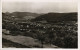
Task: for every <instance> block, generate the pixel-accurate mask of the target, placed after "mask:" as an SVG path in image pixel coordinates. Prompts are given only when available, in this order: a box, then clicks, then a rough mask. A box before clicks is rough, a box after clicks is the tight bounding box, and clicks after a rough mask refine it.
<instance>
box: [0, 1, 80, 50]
mask: <svg viewBox="0 0 80 50" xmlns="http://www.w3.org/2000/svg"><path fill="white" fill-rule="evenodd" d="M1 1H3V2H4V1H6V2H45V1H46V2H78V21H79V20H80V18H79V17H80V14H79V13H80V7H79V3H80V2H79V0H78V1H77V0H26V1H25V0H0V38H1V39H0V50H45V49H46V50H66V49H60V48H2V2H1ZM79 25H80V22H78V33H79V32H80V31H79V28H80V26H79ZM79 36H80V34H78V39H79ZM78 42H80V40H78ZM78 46H80V45H79V44H78ZM79 49H80V48H79V47H78V49H68V50H79Z"/></svg>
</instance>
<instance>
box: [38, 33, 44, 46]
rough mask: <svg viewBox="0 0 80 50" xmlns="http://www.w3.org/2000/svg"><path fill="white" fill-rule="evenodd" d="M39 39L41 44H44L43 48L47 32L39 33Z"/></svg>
mask: <svg viewBox="0 0 80 50" xmlns="http://www.w3.org/2000/svg"><path fill="white" fill-rule="evenodd" d="M37 39H38V40H39V41H41V44H42V46H41V47H42V48H43V43H44V40H45V34H44V33H39V34H37Z"/></svg>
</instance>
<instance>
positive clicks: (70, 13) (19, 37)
mask: <svg viewBox="0 0 80 50" xmlns="http://www.w3.org/2000/svg"><path fill="white" fill-rule="evenodd" d="M77 4H78V3H77V2H73V1H70V2H66V1H64V2H58V1H57V2H46V1H45V2H28V1H26V2H25V1H24V2H21V1H19V0H18V1H12V2H10V1H5V0H4V1H2V48H56V49H59V48H60V49H65V48H66V49H78V6H77Z"/></svg>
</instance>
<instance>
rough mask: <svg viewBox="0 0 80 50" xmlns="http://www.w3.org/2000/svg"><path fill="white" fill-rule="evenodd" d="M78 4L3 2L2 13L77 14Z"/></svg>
mask: <svg viewBox="0 0 80 50" xmlns="http://www.w3.org/2000/svg"><path fill="white" fill-rule="evenodd" d="M77 9H78V7H77V2H75V1H61V2H60V1H53V2H47V1H44V2H34V1H33V2H30V1H26V2H25V1H22V0H21V1H19V0H18V1H9V0H6V1H5V0H3V2H2V12H15V11H17V12H33V13H48V12H60V13H66V12H77Z"/></svg>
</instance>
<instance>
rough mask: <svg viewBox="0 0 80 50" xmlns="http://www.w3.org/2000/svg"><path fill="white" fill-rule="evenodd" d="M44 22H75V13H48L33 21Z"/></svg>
mask: <svg viewBox="0 0 80 50" xmlns="http://www.w3.org/2000/svg"><path fill="white" fill-rule="evenodd" d="M41 20H46V21H48V22H54V21H77V12H74V13H48V14H44V15H41V16H38V17H36V18H35V19H34V21H41Z"/></svg>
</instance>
